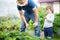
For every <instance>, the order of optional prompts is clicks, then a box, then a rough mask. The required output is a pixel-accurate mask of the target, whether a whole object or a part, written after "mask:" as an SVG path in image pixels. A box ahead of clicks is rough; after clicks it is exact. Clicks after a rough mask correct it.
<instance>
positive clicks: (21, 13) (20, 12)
mask: <svg viewBox="0 0 60 40" xmlns="http://www.w3.org/2000/svg"><path fill="white" fill-rule="evenodd" d="M19 14H20V17H21V19H22V20H23V21H24V23H25V24H27V21H26V19H25V17H24V15H23V11H22V10H20V11H19Z"/></svg>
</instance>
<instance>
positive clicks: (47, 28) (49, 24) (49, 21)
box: [43, 6, 54, 39]
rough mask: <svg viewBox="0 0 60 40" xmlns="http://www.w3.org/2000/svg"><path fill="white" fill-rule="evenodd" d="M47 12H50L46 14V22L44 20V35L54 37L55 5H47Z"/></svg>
mask: <svg viewBox="0 0 60 40" xmlns="http://www.w3.org/2000/svg"><path fill="white" fill-rule="evenodd" d="M46 12H47V13H48V14H47V16H45V17H44V18H45V22H44V27H43V28H44V36H45V38H47V37H48V38H50V39H51V38H52V36H53V21H54V14H53V7H51V6H48V7H46Z"/></svg>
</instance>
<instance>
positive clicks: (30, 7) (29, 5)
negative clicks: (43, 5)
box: [17, 0, 37, 14]
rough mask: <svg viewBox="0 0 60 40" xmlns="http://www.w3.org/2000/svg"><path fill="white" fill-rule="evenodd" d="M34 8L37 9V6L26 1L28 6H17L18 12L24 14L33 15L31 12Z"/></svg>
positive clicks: (30, 1) (30, 0)
mask: <svg viewBox="0 0 60 40" xmlns="http://www.w3.org/2000/svg"><path fill="white" fill-rule="evenodd" d="M34 7H37V6H36V4H35V3H34V2H33V1H32V0H28V5H27V6H19V5H17V8H18V10H21V9H23V10H24V11H25V12H27V13H29V14H31V13H34V12H33V10H32V9H33V8H34Z"/></svg>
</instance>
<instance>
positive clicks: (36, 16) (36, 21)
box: [33, 7, 38, 27]
mask: <svg viewBox="0 0 60 40" xmlns="http://www.w3.org/2000/svg"><path fill="white" fill-rule="evenodd" d="M33 11H34V15H35V23H34V26H35V27H37V26H38V9H37V8H36V7H34V8H33Z"/></svg>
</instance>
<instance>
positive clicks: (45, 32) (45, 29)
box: [44, 28, 48, 38]
mask: <svg viewBox="0 0 60 40" xmlns="http://www.w3.org/2000/svg"><path fill="white" fill-rule="evenodd" d="M44 36H45V38H47V36H48V33H47V28H44Z"/></svg>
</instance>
